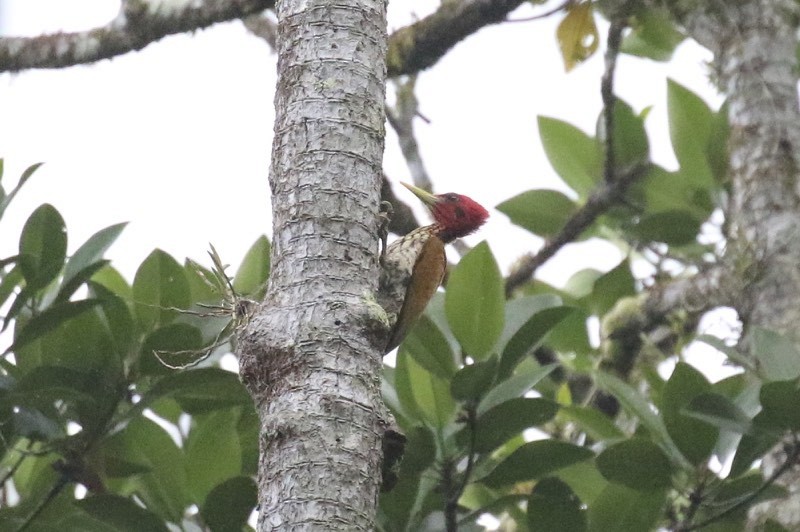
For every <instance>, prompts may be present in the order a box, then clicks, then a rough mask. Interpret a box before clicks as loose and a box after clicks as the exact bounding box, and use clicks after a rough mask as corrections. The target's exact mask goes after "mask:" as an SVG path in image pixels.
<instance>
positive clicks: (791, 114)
mask: <svg viewBox="0 0 800 532" xmlns="http://www.w3.org/2000/svg"><path fill="white" fill-rule="evenodd" d="M699 6H700V7H699V8H698V9H697V11H695V12H691V13H687V14H686V16H685V18H684V22H685V24H686V26H687V27H688V28H689V29H690V31H691V34H692V37H694V38H695V39H696V40H698V41H699V42H700V43H702V44H703V45H705V46H707V47H708V48H709V49H711V50H712V51H713V52H714V63H713V67H714V69H715V73H716V75H717V78H718V82H719V85H720V88H721V89H722V91H723V92H724V93H725V94H726V95H727V96H728V104H729V119H730V124H731V139H730V175H731V180H732V185H733V186H732V194H731V199H730V206H729V209H728V212H727V216H728V220H729V223H730V226H731V231H730V236H731V239H732V241H731V242H730V243H729V246H735V249H736V250H737V252H738V253H739V254H740V256H741V261H740V264H744V263H749V265H750V266H754V267H756V268H757V269H758V275H757V280H756V281H755V282H753V283H751V284H750V285H749V286H748V288H747V289H746V290H745V291H744V293H743V294H741V295H740V296H739V297H737V298H736V299H735V300H736V301H737V305H736V306H737V310H738V311H739V315H740V317H741V318H742V321H743V323H744V325H745V332H747V330H748V329H749V328H752V327H753V326H759V327H764V328H768V329H772V330H774V331H777V332H780V333H782V334H785V335H787V336H789V337H790V338H793V339H794V341H795V344H796V345H797V346H798V347H799V348H800V329H798V327H797V324H798V323H800V268H798V264H800V223H799V222H800V172H799V171H798V168H799V166H798V163H799V162H800V112H799V111H798V98H797V60H796V56H795V50H796V46H797V38H796V29H797V21H798V15H800V9H799V8H798V4H797V3H796V2H795V1H794V0H748V1H741V0H740V1H736V2H701V3H700V4H699ZM747 340H748V336H747V334H745V336H744V340H743V341H744V342H747ZM745 345H746V344H745ZM783 455H784V453H783V451H782V449H781V448H778V449H776V450H774V451H773V452H772V453H771V454H770V455H768V456H767V457H766V458H765V460H764V462H763V466H762V467H763V468H764V471H765V474H766V475H769V474H770V473H771V470H772V469H774V468H775V467H776V465H777V464H779V463H782V462H783V461H784V459H785V457H784V456H783ZM798 481H800V472H798V471H797V470H796V469H795V470H793V471H790V472H789V473H787V474H786V475H784V476H783V477H782V479H781V480H780V481H779V482H780V483H781V484H784V485H787V486H791V485H794V486H796V485H797V484H798ZM792 491H794V494H793V495H791V496H790V497H789V498H788V499H784V500H776V501H771V502H769V503H765V504H762V505H759V506H757V507H755V508H754V509H753V511H751V514H750V517H751V523H750V527H751V528H758V527H759V526H761V525H760V523H763V522H764V521H765V520H766V519H767V518H773V519H777V520H778V521H779V522H781V524H782V525H783V526H785V527H787V529H788V530H798V529H800V511H799V510H798V508H800V493H798V492H797V491H796V490H792Z"/></svg>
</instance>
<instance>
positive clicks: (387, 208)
mask: <svg viewBox="0 0 800 532" xmlns="http://www.w3.org/2000/svg"><path fill="white" fill-rule="evenodd" d="M393 214H394V207H392V204H391V203H390V202H388V201H382V202H381V204H380V207H378V218H379V220H380V221H379V225H378V237H379V238H380V239H381V258H380V261H381V264H383V259H384V257H386V241H387V239H388V238H389V223H390V222H391V221H392V215H393Z"/></svg>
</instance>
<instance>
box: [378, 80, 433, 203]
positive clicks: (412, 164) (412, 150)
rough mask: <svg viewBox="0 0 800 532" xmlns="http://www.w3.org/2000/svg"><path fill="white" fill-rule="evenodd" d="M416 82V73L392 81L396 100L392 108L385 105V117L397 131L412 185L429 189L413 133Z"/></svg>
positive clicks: (430, 185) (429, 183)
mask: <svg viewBox="0 0 800 532" xmlns="http://www.w3.org/2000/svg"><path fill="white" fill-rule="evenodd" d="M416 82H417V77H416V75H414V76H409V78H408V79H407V80H405V81H402V82H400V81H395V82H394V86H395V92H396V93H397V102H396V103H395V105H394V108H393V109H392V108H390V107H388V106H387V107H386V118H387V120H388V121H389V125H390V126H392V129H394V131H395V133H397V140H398V142H399V144H400V151H402V152H403V158H405V160H406V166H408V170H409V172H411V179H412V181H413V183H414V185H416V186H418V187H420V188H424V189H425V190H431V188H432V186H433V183H432V182H431V178H430V176H429V175H428V170H426V169H425V163H424V162H423V160H422V155H420V153H419V145H418V144H417V139H416V137H415V135H414V119H415V118H416V117H417V116H418V115H419V108H418V102H417V96H416V95H415V94H414V86H415V85H416Z"/></svg>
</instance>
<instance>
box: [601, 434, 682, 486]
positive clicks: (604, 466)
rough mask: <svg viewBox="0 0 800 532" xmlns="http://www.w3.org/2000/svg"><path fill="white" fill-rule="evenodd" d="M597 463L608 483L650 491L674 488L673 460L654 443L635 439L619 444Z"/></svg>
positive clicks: (606, 452)
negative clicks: (671, 462)
mask: <svg viewBox="0 0 800 532" xmlns="http://www.w3.org/2000/svg"><path fill="white" fill-rule="evenodd" d="M595 463H596V464H597V469H599V470H600V473H602V474H603V476H604V477H606V478H607V479H608V480H610V481H612V482H617V483H619V484H623V485H625V486H627V487H629V488H631V489H635V490H640V491H647V490H654V489H659V488H668V487H669V486H671V485H672V469H671V467H670V463H669V459H668V458H667V457H666V456H665V455H664V453H663V452H662V451H661V449H660V448H659V447H658V446H657V445H656V444H654V443H653V442H651V441H649V440H646V439H644V438H633V439H630V440H625V441H621V442H619V443H615V444H614V445H611V446H610V447H608V448H606V449H605V450H604V451H603V452H602V453H600V454H599V455H598V456H597V458H596V460H595Z"/></svg>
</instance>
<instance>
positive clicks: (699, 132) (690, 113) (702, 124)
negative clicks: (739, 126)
mask: <svg viewBox="0 0 800 532" xmlns="http://www.w3.org/2000/svg"><path fill="white" fill-rule="evenodd" d="M667 113H668V118H669V136H670V139H672V149H673V150H674V151H675V157H676V158H677V159H678V162H679V163H680V165H681V171H684V172H687V173H688V174H689V175H692V176H693V178H694V179H695V180H696V182H697V183H700V184H701V185H702V186H710V185H712V184H713V182H714V179H713V175H712V173H711V167H710V165H709V162H708V158H707V156H706V150H707V148H708V145H709V141H710V139H711V127H712V126H711V124H712V120H713V116H712V112H711V109H709V107H708V105H707V104H706V103H705V102H704V101H703V100H702V99H701V98H700V97H698V96H697V95H696V94H695V93H693V92H692V91H690V90H689V89H687V88H686V87H684V86H682V85H680V84H678V83H676V82H675V81H673V80H668V82H667Z"/></svg>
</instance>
